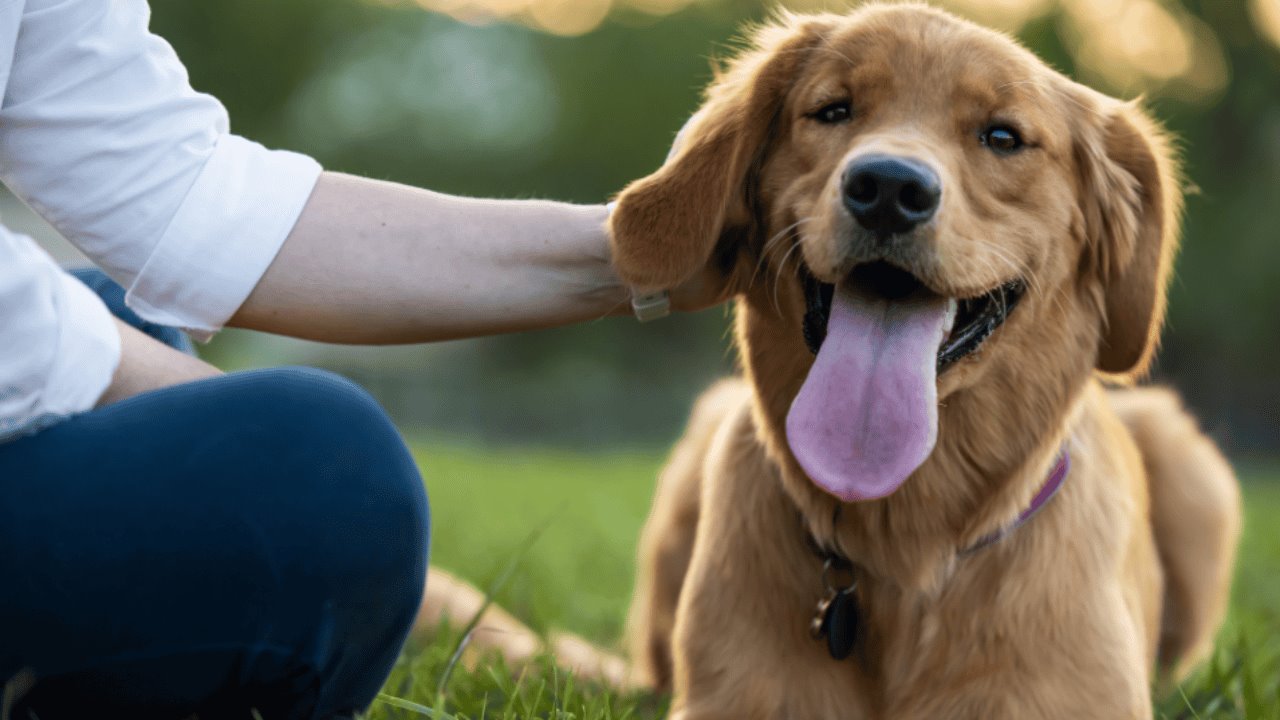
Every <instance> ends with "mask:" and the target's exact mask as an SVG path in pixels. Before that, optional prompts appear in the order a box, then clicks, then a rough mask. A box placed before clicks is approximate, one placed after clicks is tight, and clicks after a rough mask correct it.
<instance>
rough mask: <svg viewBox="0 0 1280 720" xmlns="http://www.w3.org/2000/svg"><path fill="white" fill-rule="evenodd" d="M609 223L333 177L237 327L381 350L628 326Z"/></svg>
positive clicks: (517, 203) (555, 208)
mask: <svg viewBox="0 0 1280 720" xmlns="http://www.w3.org/2000/svg"><path fill="white" fill-rule="evenodd" d="M606 217H607V210H606V209H605V207H604V206H593V205H570V204H565V203H556V202H546V201H530V200H480V199H473V198H460V197H454V196H450V195H443V194H440V193H435V192H431V191H427V190H420V189H417V188H411V187H407V186H404V185H398V184H395V183H388V182H381V181H377V180H368V179H365V178H358V177H353V176H350V175H341V174H338V173H324V174H322V175H321V176H320V179H319V181H318V182H317V184H316V187H315V190H314V192H313V193H312V195H311V198H310V199H309V200H308V202H307V204H306V206H305V208H304V210H303V211H302V215H301V217H300V218H299V220H298V223H297V224H296V225H295V226H294V228H293V230H292V231H291V232H290V233H289V236H288V238H287V239H286V240H285V242H284V246H283V247H282V248H281V250H280V252H279V254H278V255H277V256H276V258H275V261H274V262H273V263H272V264H271V266H270V267H269V268H268V269H267V271H266V273H265V274H264V275H263V277H262V279H261V280H260V281H259V282H258V284H257V286H256V287H255V288H254V290H253V292H252V293H251V294H250V295H249V297H248V299H247V300H246V301H245V303H244V304H243V305H242V306H241V307H240V309H239V311H238V312H237V313H236V314H235V315H234V316H233V317H232V319H231V322H230V324H231V325H235V326H239V327H246V328H253V329H256V330H266V331H269V332H275V333H281V334H286V335H294V336H298V337H306V338H311V339H317V340H327V341H330V342H345V343H368V344H382V343H403V342H426V341H433V340H447V339H452V338H458V337H469V336H476V335H486V334H493V333H499V332H512V331H518V330H530V329H535V328H540V327H548V326H552V325H562V324H566V323H570V322H575V321H580V320H588V319H592V318H598V317H602V316H605V315H609V314H617V313H622V312H630V308H629V305H628V301H629V297H630V294H629V291H628V290H627V289H626V288H624V287H623V286H622V285H621V284H620V283H619V281H618V279H617V277H616V276H615V275H614V273H613V269H612V267H611V265H610V263H609V248H608V235H607V233H606V231H605V228H604V223H605V219H606Z"/></svg>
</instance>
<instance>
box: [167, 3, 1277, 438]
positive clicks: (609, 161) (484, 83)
mask: <svg viewBox="0 0 1280 720" xmlns="http://www.w3.org/2000/svg"><path fill="white" fill-rule="evenodd" d="M942 4H944V5H946V6H948V7H950V8H952V9H954V10H956V11H958V12H960V13H962V14H965V15H968V16H970V17H974V18H976V19H978V20H980V21H982V22H985V23H988V24H993V25H996V26H998V27H1002V28H1004V29H1007V30H1009V31H1011V32H1013V33H1015V34H1016V35H1018V36H1019V37H1020V38H1022V39H1023V40H1024V41H1025V42H1026V43H1027V44H1029V45H1030V46H1031V47H1032V48H1034V49H1035V50H1036V51H1037V52H1038V53H1040V55H1041V56H1042V57H1045V58H1046V59H1048V60H1049V61H1050V62H1052V63H1053V64H1054V65H1055V66H1057V67H1059V68H1061V69H1062V70H1064V71H1065V72H1067V73H1068V74H1070V75H1072V76H1073V77H1076V78H1077V79H1080V80H1082V81H1085V82H1087V83H1089V84H1092V85H1094V86H1095V87H1098V88H1099V89H1102V90H1104V91H1108V92H1111V93H1113V94H1116V95H1120V96H1124V97H1134V96H1137V95H1138V94H1143V93H1145V94H1146V96H1147V97H1148V98H1149V100H1150V102H1151V104H1152V106H1153V107H1154V109H1155V111H1156V113H1157V115H1158V116H1159V117H1160V118H1161V119H1162V120H1163V121H1164V122H1166V123H1167V124H1168V126H1169V127H1170V128H1171V129H1172V130H1173V131H1174V132H1175V133H1176V134H1177V135H1178V136H1179V137H1180V138H1181V139H1182V142H1183V146H1184V148H1185V158H1186V165H1187V169H1188V171H1189V172H1188V176H1189V178H1190V180H1191V181H1192V183H1193V184H1194V188H1195V189H1194V194H1193V195H1192V196H1191V197H1190V201H1189V203H1188V212H1187V223H1186V241H1185V244H1184V251H1183V254H1182V257H1181V259H1180V262H1179V265H1178V275H1177V279H1176V281H1175V284H1174V286H1173V295H1172V305H1171V313H1170V319H1169V326H1168V329H1167V331H1166V333H1165V342H1164V349H1163V351H1162V353H1161V354H1160V358H1159V365H1158V367H1157V371H1156V378H1157V379H1158V380H1160V381H1162V382H1168V383H1171V384H1173V385H1175V386H1177V387H1178V388H1179V389H1180V390H1181V391H1182V392H1183V393H1185V394H1186V396H1187V397H1188V399H1189V401H1190V404H1191V405H1192V406H1193V407H1194V408H1195V410H1196V411H1197V412H1198V414H1199V415H1200V416H1201V418H1202V419H1203V421H1204V424H1205V426H1206V427H1207V429H1208V430H1209V431H1210V432H1211V433H1212V434H1213V435H1214V436H1215V437H1216V438H1218V439H1219V440H1220V441H1221V442H1222V443H1223V444H1224V446H1225V447H1227V448H1228V450H1229V452H1230V453H1231V454H1232V455H1233V456H1236V457H1243V456H1255V455H1268V454H1272V453H1275V452H1277V451H1278V450H1280V430H1278V429H1277V428H1278V427H1280V410H1278V408H1280V351H1278V350H1277V348H1276V344H1277V342H1278V341H1280V217H1278V214H1280V0H1178V1H1167V2H1160V1H1159V0H1061V1H1060V2H1057V1H1050V0H963V1H961V0H954V1H952V2H946V3H942ZM152 5H153V18H152V27H153V29H154V30H155V31H156V32H158V33H159V34H161V35H162V36H164V37H165V38H167V39H168V40H169V41H170V42H171V43H172V44H173V45H174V46H175V47H176V49H177V51H178V53H179V55H180V57H181V58H182V59H183V61H184V62H185V63H186V64H187V66H188V68H189V69H190V72H191V78H192V83H193V84H194V85H195V87H196V88H198V89H200V90H203V91H207V92H209V93H212V94H213V95H215V96H217V97H218V98H220V99H221V100H222V101H223V102H224V103H225V104H226V105H227V107H228V108H229V110H230V113H231V118H232V126H233V129H234V130H235V131H237V132H239V133H241V134H243V135H247V136H248V137H250V138H253V139H255V140H259V141H261V142H263V143H265V144H267V145H271V146H276V147H285V148H289V149H293V150H299V151H302V152H306V153H309V154H311V155H313V156H315V157H316V158H318V159H319V160H320V161H321V162H322V163H324V165H325V166H326V167H328V168H330V169H335V170H342V171H347V172H353V173H359V174H363V175H369V176H373V177H379V178H386V179H391V180H397V181H401V182H406V183H411V184H414V185H420V186H424V187H428V188H432V189H436V190H441V191H446V192H453V193H462V194H468V195H482V196H496V197H542V198H554V199H562V200H570V201H578V202H602V201H604V200H605V199H607V198H608V197H609V195H610V194H611V193H614V192H616V191H617V190H618V189H620V188H621V187H622V186H623V185H625V184H626V182H627V181H628V180H631V179H633V178H636V177H639V176H642V175H645V174H647V173H648V172H650V171H651V170H653V169H654V168H655V167H656V166H657V165H658V164H660V162H661V161H662V158H663V157H664V155H665V153H666V150H667V147H668V145H669V144H670V141H671V139H672V137H673V135H674V133H675V131H676V130H677V129H678V128H679V127H680V125H681V124H682V122H683V121H684V119H685V118H686V117H687V116H688V114H689V113H690V112H691V111H692V110H693V109H694V108H695V107H696V105H697V101H698V92H699V90H700V88H701V87H702V86H703V85H704V84H705V82H706V81H707V80H708V79H709V77H710V74H711V71H710V68H711V62H710V59H711V58H713V57H723V56H725V55H727V54H728V53H729V52H730V48H731V47H732V45H731V41H732V39H733V38H734V36H735V34H736V33H737V32H738V31H739V30H740V28H741V26H742V24H743V23H744V22H745V21H751V20H759V19H762V18H764V17H765V16H766V15H767V13H768V12H769V10H770V8H771V6H766V5H765V4H764V3H759V2H755V1H754V0H753V1H744V0H420V1H419V2H416V3H415V2H407V1H405V2H396V1H395V0H381V1H378V2H371V1H367V0H366V1H361V0H269V1H268V2H263V1H262V0H221V1H220V2H218V3H196V2H188V1H185V0H153V2H152ZM789 7H792V8H794V9H799V10H805V9H817V7H818V6H814V5H812V4H805V3H800V4H791V5H789ZM821 7H825V8H826V9H831V10H837V9H840V8H841V7H845V6H840V5H834V4H830V3H828V4H826V5H823V6H821ZM318 301H319V300H318ZM726 319H727V313H726V311H724V310H722V309H721V310H712V311H708V312H706V313H704V314H703V315H701V316H696V317H682V318H675V319H671V320H668V321H664V322H660V323H655V324H650V325H644V326H640V325H638V324H636V323H634V322H631V321H628V320H625V319H623V320H607V321H600V322H596V323H591V324H587V325H584V326H579V327H576V328H569V329H563V330H554V331H547V332H539V333H531V334H526V335H518V336H510V337H502V338H491V339H485V340H478V341H469V342H459V343H450V344H445V345H438V346H431V347H413V348H396V349H378V350H371V349H350V348H332V347H325V346H319V345H313V344H308V343H300V342H293V341H287V340H279V339H268V338H263V337H261V336H253V335H250V334H247V333H236V332H227V333H224V334H223V335H222V336H221V337H219V338H218V339H217V340H216V341H215V342H214V343H213V344H212V345H211V346H210V348H209V355H210V356H211V357H212V358H213V359H214V360H215V361H218V362H221V363H222V364H223V365H224V366H227V367H232V368H238V367H247V366H257V365H265V364H278V363H282V362H289V363H308V364H315V365H321V366H325V367H329V368H333V369H336V370H338V371H340V372H344V373H346V374H347V375H349V376H351V377H353V378H355V379H356V380H358V381H360V382H362V383H364V384H365V385H367V386H368V387H369V388H370V389H371V390H372V391H373V392H374V393H375V394H376V395H377V396H378V397H379V399H380V400H382V401H383V402H384V403H385V404H386V405H387V407H388V408H389V410H390V411H391V412H392V414H393V415H394V416H395V417H396V419H397V420H398V421H399V422H400V423H401V424H402V426H403V427H405V428H409V429H414V430H421V431H422V432H424V433H427V434H429V435H430V436H433V437H446V438H452V437H469V438H476V439H479V440H484V441H497V442H503V443H507V442H515V443H522V444H524V443H533V444H539V445H542V444H554V445H558V446H570V447H582V446H602V445H603V446H609V447H617V446H619V445H622V446H628V447H642V448H654V447H661V446H663V445H664V444H666V443H667V442H669V441H670V440H671V439H672V438H674V437H675V436H676V435H677V434H678V432H679V430H680V427H681V424H682V420H683V417H684V414H685V412H686V410H687V407H688V404H689V402H690V400H691V398H693V397H694V395H695V394H696V393H697V392H698V390H699V389H700V388H701V387H703V386H704V385H705V384H706V383H707V382H708V381H709V380H710V379H711V378H713V377H715V376H717V375H719V374H722V373H724V372H726V371H727V370H729V369H731V367H732V360H733V358H732V353H731V351H730V349H729V343H728V339H727V335H726V333H725V328H726V326H727V323H726Z"/></svg>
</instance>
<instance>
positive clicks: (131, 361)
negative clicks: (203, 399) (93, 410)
mask: <svg viewBox="0 0 1280 720" xmlns="http://www.w3.org/2000/svg"><path fill="white" fill-rule="evenodd" d="M113 319H114V318H113ZM114 320H115V324H116V328H117V329H118V330H119V331H120V364H119V365H118V366H117V367H116V372H115V375H114V376H113V377H112V379H111V385H110V386H108V387H107V390H106V392H105V393H103V394H102V397H101V398H100V399H99V400H98V406H99V407H101V406H103V405H109V404H111V403H113V402H116V401H117V400H124V399H125V398H128V397H132V396H134V395H138V394H140V393H144V392H148V391H151V390H158V389H160V388H163V387H169V386H170V385H179V384H181V383H185V382H191V381H193V380H200V379H202V378H206V377H212V376H214V375H218V374H219V373H220V371H219V370H218V369H217V368H215V367H214V366H212V365H210V364H208V363H206V362H204V361H202V360H200V359H199V358H195V357H192V356H190V355H187V354H185V353H182V352H179V351H177V350H174V349H173V348H171V347H169V346H168V345H165V344H164V343H162V342H160V341H158V340H155V339H153V338H151V337H150V336H148V335H146V334H144V333H142V332H141V331H139V330H137V329H136V328H134V327H133V326H131V325H129V324H128V323H125V322H122V321H120V320H119V319H114Z"/></svg>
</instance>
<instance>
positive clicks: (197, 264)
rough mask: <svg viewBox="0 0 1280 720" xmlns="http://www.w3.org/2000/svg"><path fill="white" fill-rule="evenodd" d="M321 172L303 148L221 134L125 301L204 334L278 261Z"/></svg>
mask: <svg viewBox="0 0 1280 720" xmlns="http://www.w3.org/2000/svg"><path fill="white" fill-rule="evenodd" d="M320 172H321V167H320V164H319V163H317V162H316V161H315V160H313V159H311V158H309V157H307V156H305V155H300V154H298V153H292V152H286V151H283V150H267V149H266V148H264V147H262V146H261V145H259V144H257V143H255V142H251V141H249V140H246V139H244V138H242V137H239V136H238V135H223V136H222V137H221V138H219V139H218V144H217V146H216V147H215V148H214V151H213V154H212V155H210V156H209V159H208V161H206V163H205V165H204V168H203V169H202V170H201V171H200V175H199V177H197V178H196V181H195V183H194V184H193V185H192V186H191V190H190V191H188V192H187V195H186V197H185V198H184V199H183V201H182V205H181V206H180V207H179V208H178V211H177V213H175V214H174V217H173V220H172V221H171V222H170V223H169V227H168V228H167V229H166V230H165V232H164V235H163V236H162V237H161V238H160V242H159V243H158V244H157V245H156V247H155V250H153V251H152V253H151V256H150V257H149V258H148V259H147V262H146V264H145V265H144V266H143V267H142V271H141V272H139V273H138V276H137V277H136V278H135V279H134V281H133V285H132V286H131V287H130V288H129V292H128V294H127V295H126V297H125V302H126V303H127V304H128V305H129V307H131V308H133V310H134V311H135V312H137V313H138V314H139V315H141V316H142V317H143V318H145V319H147V320H150V321H151V322H154V323H158V324H160V325H169V326H173V327H179V328H182V329H184V330H186V331H187V332H188V333H190V334H191V335H192V336H193V337H195V338H196V339H198V340H202V341H203V340H208V339H209V338H210V337H212V336H213V334H214V333H216V332H217V331H218V330H221V329H222V326H223V325H225V324H226V323H227V321H228V320H229V319H231V316H232V315H234V314H235V313H236V311H237V310H239V309H240V306H241V305H242V304H244V301H245V299H246V298H248V297H249V293H251V292H253V288H254V287H255V286H257V284H258V281H259V280H260V279H262V275H263V273H265V272H266V271H267V267H268V266H270V265H271V262H272V261H273V260H275V257H276V254H277V253H278V252H279V251H280V246H281V245H283V244H284V241H285V238H287V237H288V236H289V232H290V231H291V230H292V229H293V226H294V224H295V223H297V221H298V216H299V215H301V214H302V208H303V207H304V206H305V205H306V203H307V200H308V199H309V198H310V197H311V191H312V190H313V189H314V188H315V184H316V180H317V179H319V177H320Z"/></svg>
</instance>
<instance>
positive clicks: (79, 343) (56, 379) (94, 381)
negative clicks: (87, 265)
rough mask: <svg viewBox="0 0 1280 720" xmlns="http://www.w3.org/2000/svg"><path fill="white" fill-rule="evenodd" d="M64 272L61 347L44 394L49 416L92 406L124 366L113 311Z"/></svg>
mask: <svg viewBox="0 0 1280 720" xmlns="http://www.w3.org/2000/svg"><path fill="white" fill-rule="evenodd" d="M58 276H59V278H58V279H59V282H60V286H59V288H58V349H57V352H55V353H54V355H53V366H52V367H51V368H50V369H49V376H48V380H47V382H46V384H45V388H44V392H43V393H41V396H40V414H41V415H42V416H45V417H49V416H52V417H66V416H68V415H75V414H76V413H82V412H85V411H86V410H92V409H93V407H94V406H95V405H97V404H98V400H100V399H101V398H102V395H103V393H105V392H106V391H107V388H108V387H110V386H111V380H112V379H113V378H114V377H115V374H116V368H117V367H119V365H120V331H119V330H118V329H116V324H115V320H114V319H113V318H112V315H111V311H110V310H108V309H107V306H106V305H104V304H103V303H102V299H101V298H99V297H98V295H97V294H96V293H94V292H93V291H92V290H90V289H89V288H88V287H86V286H85V285H84V283H82V282H80V281H79V280H77V279H75V278H74V277H72V276H71V275H68V274H67V273H65V272H62V273H58ZM38 419H39V418H37V420H38Z"/></svg>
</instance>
